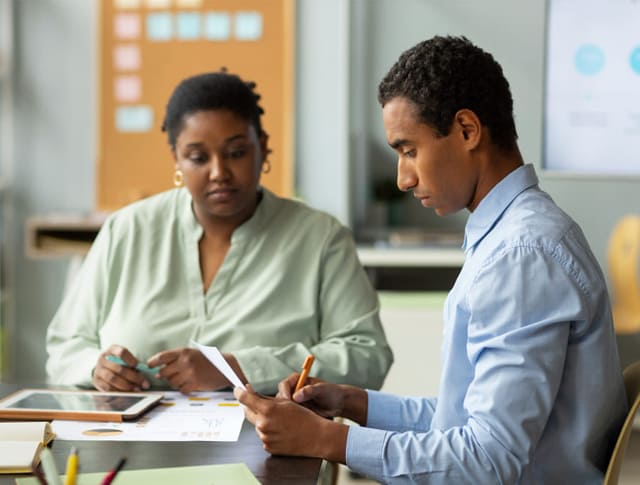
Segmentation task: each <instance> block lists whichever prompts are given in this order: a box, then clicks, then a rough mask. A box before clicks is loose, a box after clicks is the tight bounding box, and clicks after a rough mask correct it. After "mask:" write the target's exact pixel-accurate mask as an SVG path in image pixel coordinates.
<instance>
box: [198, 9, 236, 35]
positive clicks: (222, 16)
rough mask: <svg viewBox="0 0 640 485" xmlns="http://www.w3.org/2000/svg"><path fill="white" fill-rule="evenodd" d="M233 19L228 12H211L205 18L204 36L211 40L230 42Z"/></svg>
mask: <svg viewBox="0 0 640 485" xmlns="http://www.w3.org/2000/svg"><path fill="white" fill-rule="evenodd" d="M230 35H231V18H230V17H229V14H228V13H226V12H210V13H208V14H206V15H205V17H204V36H205V38H207V39H209V40H228V39H229V36H230Z"/></svg>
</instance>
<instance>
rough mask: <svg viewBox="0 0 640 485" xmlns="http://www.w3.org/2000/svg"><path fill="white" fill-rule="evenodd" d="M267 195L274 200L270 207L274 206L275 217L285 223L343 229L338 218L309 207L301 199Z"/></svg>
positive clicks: (297, 225)
mask: <svg viewBox="0 0 640 485" xmlns="http://www.w3.org/2000/svg"><path fill="white" fill-rule="evenodd" d="M267 194H268V196H269V197H271V198H272V199H273V200H272V201H271V204H270V205H271V206H273V209H274V210H273V214H274V217H277V218H279V219H282V220H283V221H284V220H286V221H290V223H291V224H292V225H295V226H296V227H301V226H302V227H305V226H309V227H317V226H318V225H320V226H322V227H323V228H325V229H326V228H335V229H339V228H342V227H343V225H342V223H341V222H340V221H338V219H337V218H336V217H334V216H332V215H331V214H329V213H328V212H325V211H323V210H320V209H316V208H314V207H311V206H309V205H308V204H307V203H306V202H305V201H303V200H301V199H291V198H286V197H280V196H277V195H274V194H273V193H270V192H267Z"/></svg>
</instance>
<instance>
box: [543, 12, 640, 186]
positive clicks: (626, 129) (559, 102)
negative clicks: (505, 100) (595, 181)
mask: <svg viewBox="0 0 640 485" xmlns="http://www.w3.org/2000/svg"><path fill="white" fill-rule="evenodd" d="M547 15H548V17H547V38H546V70H545V106H544V130H543V133H544V149H543V163H542V164H543V169H545V170H546V171H547V172H556V173H566V174H585V175H620V176H627V175H640V35H639V33H640V1H639V0H549V2H548V10H547Z"/></svg>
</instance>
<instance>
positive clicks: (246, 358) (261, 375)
mask: <svg viewBox="0 0 640 485" xmlns="http://www.w3.org/2000/svg"><path fill="white" fill-rule="evenodd" d="M231 353H232V354H233V356H234V357H235V358H236V360H237V361H238V365H239V366H240V368H241V369H242V372H243V373H244V375H245V377H246V378H247V381H249V384H251V387H252V388H253V390H254V391H256V392H259V393H262V394H275V393H276V392H277V391H278V383H279V382H280V381H281V380H282V379H284V378H285V377H286V376H288V375H289V374H290V373H291V372H292V370H291V369H289V368H288V367H286V366H285V365H283V364H281V363H280V362H277V361H275V359H274V358H273V352H272V351H271V350H269V349H266V348H259V347H254V348H251V349H241V350H234V351H233V352H231Z"/></svg>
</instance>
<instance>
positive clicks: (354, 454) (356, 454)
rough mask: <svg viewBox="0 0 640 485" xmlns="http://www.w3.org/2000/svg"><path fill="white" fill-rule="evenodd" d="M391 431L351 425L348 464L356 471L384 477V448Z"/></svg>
mask: <svg viewBox="0 0 640 485" xmlns="http://www.w3.org/2000/svg"><path fill="white" fill-rule="evenodd" d="M389 434H390V432H389V431H383V430H380V429H372V428H366V427H364V426H357V425H352V426H349V432H348V434H347V452H346V462H347V466H348V467H349V468H351V469H352V470H353V471H354V472H356V473H361V474H363V475H366V476H368V477H372V478H376V477H377V479H379V477H382V470H383V467H382V463H383V450H384V446H385V442H386V441H387V439H388V437H387V436H388V435H389Z"/></svg>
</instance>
